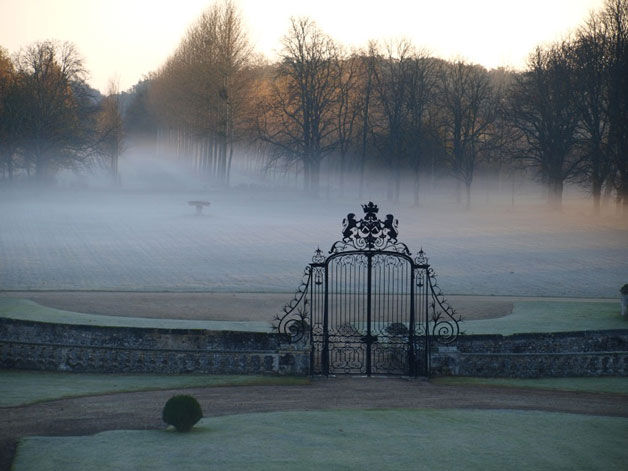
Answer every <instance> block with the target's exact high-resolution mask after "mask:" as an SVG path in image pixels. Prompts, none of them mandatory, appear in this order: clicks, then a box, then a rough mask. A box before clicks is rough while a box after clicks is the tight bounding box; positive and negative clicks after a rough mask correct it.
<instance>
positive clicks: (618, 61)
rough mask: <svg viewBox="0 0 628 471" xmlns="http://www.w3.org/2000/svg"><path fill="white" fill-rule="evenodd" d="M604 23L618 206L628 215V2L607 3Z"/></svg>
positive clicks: (617, 0)
mask: <svg viewBox="0 0 628 471" xmlns="http://www.w3.org/2000/svg"><path fill="white" fill-rule="evenodd" d="M601 21H602V22H603V24H604V26H605V28H606V31H607V32H608V33H607V34H608V39H609V45H608V54H609V65H608V66H609V69H608V94H609V107H608V121H609V131H608V133H609V137H608V147H609V152H610V153H611V156H612V159H613V162H614V165H615V169H616V172H617V202H618V205H621V206H622V207H623V211H624V213H628V0H607V1H606V3H605V6H604V9H603V11H602V13H601Z"/></svg>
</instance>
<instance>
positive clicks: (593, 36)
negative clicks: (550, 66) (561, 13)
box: [567, 15, 612, 213]
mask: <svg viewBox="0 0 628 471" xmlns="http://www.w3.org/2000/svg"><path fill="white" fill-rule="evenodd" d="M608 40H609V38H608V35H607V33H606V31H605V27H604V25H603V24H602V23H601V22H600V21H599V18H598V16H597V15H593V16H592V17H591V18H590V19H589V21H588V22H587V24H586V26H585V27H584V28H582V29H581V30H580V31H579V33H578V35H577V37H576V38H575V40H574V41H573V42H572V43H570V44H568V45H567V52H568V53H569V54H570V59H571V60H572V62H573V69H574V72H575V73H574V85H575V86H574V88H573V94H574V99H575V102H576V108H577V110H578V113H579V117H580V120H579V126H578V128H577V138H578V139H577V143H578V146H579V148H580V149H581V152H582V156H583V170H584V172H585V175H586V178H587V180H588V181H589V182H590V184H591V192H592V195H593V206H594V210H595V212H596V213H599V211H600V200H601V195H602V186H603V185H604V182H605V181H606V180H607V179H608V178H609V176H610V174H611V170H612V160H611V158H610V154H609V152H608V131H609V126H608V109H609V108H608V107H609V101H608V87H607V80H606V76H607V74H608V54H607V51H608Z"/></svg>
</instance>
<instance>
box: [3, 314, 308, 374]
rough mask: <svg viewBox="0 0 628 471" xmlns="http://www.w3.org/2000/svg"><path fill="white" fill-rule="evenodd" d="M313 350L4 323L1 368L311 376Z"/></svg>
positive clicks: (248, 336)
mask: <svg viewBox="0 0 628 471" xmlns="http://www.w3.org/2000/svg"><path fill="white" fill-rule="evenodd" d="M309 363H310V357H309V350H306V349H305V345H303V344H296V345H295V344H290V343H287V342H285V341H284V339H283V337H282V336H280V335H279V334H275V333H259V332H230V331H207V330H196V329H176V330H175V329H145V328H127V327H97V326H83V325H68V324H49V323H44V322H31V321H20V320H12V319H4V318H3V319H0V368H4V369H31V370H52V371H54V370H56V371H75V372H116V373H211V374H278V375H308V374H309Z"/></svg>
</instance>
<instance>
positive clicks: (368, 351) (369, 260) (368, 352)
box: [366, 252, 373, 376]
mask: <svg viewBox="0 0 628 471" xmlns="http://www.w3.org/2000/svg"><path fill="white" fill-rule="evenodd" d="M366 255H367V275H366V277H367V287H366V376H371V294H372V291H371V286H372V281H373V276H372V273H371V271H372V269H373V254H372V253H371V252H368V253H367V254H366Z"/></svg>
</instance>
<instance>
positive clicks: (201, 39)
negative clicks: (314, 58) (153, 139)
mask: <svg viewBox="0 0 628 471" xmlns="http://www.w3.org/2000/svg"><path fill="white" fill-rule="evenodd" d="M250 58H251V46H250V44H249V41H248V37H247V35H246V31H245V30H244V27H243V25H242V20H241V16H240V13H239V11H238V9H237V8H236V6H235V4H234V2H232V1H231V0H224V1H222V2H220V3H216V4H214V5H213V6H211V7H210V8H208V9H207V10H206V11H205V12H203V14H202V15H201V17H200V18H199V19H198V21H197V22H196V23H195V24H194V25H192V27H190V29H189V30H188V32H187V34H186V36H185V37H184V39H183V40H182V42H181V44H180V45H179V47H178V48H177V50H176V52H175V53H174V55H173V56H172V57H170V58H169V59H168V61H167V62H166V64H165V65H164V66H163V67H162V69H161V70H160V72H159V73H158V75H157V78H156V80H155V83H154V85H153V87H152V89H151V95H152V98H151V102H152V103H153V104H154V106H155V107H156V109H157V110H158V111H159V114H160V115H162V116H163V117H164V126H165V127H167V128H170V130H174V134H175V136H176V139H177V153H184V154H185V153H188V154H192V155H193V156H194V158H195V161H196V164H197V167H198V168H199V170H200V171H201V172H203V173H206V174H211V175H214V176H215V177H217V179H218V180H219V181H220V182H222V183H223V184H225V185H228V183H229V175H230V169H231V162H232V159H233V152H234V145H235V142H236V140H237V128H238V126H239V125H240V123H241V121H243V119H242V115H243V113H244V112H243V108H244V107H245V106H247V103H248V101H249V98H248V85H249V81H250V80H249V76H248V72H247V69H248V67H249V62H250ZM168 134H169V135H170V134H171V133H170V132H168Z"/></svg>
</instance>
